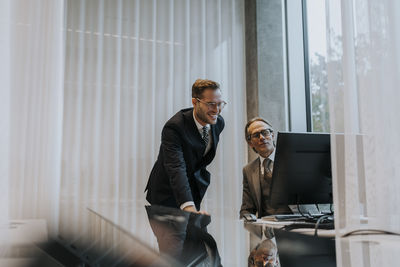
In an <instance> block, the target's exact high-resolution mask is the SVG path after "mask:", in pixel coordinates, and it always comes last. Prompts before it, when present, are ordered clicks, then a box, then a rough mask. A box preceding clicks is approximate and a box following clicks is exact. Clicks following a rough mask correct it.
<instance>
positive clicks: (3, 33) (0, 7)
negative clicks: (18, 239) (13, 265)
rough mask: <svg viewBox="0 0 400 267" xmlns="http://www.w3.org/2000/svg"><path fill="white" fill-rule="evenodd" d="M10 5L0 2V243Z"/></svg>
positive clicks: (5, 182) (6, 161) (4, 210)
mask: <svg viewBox="0 0 400 267" xmlns="http://www.w3.org/2000/svg"><path fill="white" fill-rule="evenodd" d="M9 35H10V3H9V2H8V1H6V0H0V58H1V61H0V114H1V116H0V147H1V150H0V210H1V214H0V228H1V230H0V231H1V232H0V234H1V236H0V240H1V241H0V242H2V241H3V240H4V239H6V237H5V236H3V235H4V231H3V227H4V225H5V224H6V223H7V221H8V218H9V216H8V203H9V201H8V185H9V183H8V177H9V162H10V161H9V157H8V155H9V140H10V131H9V129H10V71H9V69H10V40H9V38H8V36H9Z"/></svg>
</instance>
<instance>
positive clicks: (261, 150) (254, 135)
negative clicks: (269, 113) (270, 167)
mask: <svg viewBox="0 0 400 267" xmlns="http://www.w3.org/2000/svg"><path fill="white" fill-rule="evenodd" d="M263 130H270V131H272V128H271V126H269V125H268V124H266V123H265V122H263V121H255V122H253V123H252V124H250V126H249V128H248V129H247V132H248V133H249V134H250V136H251V137H250V140H249V141H248V144H249V146H250V147H252V148H254V149H255V150H256V151H257V153H258V154H260V155H261V156H262V157H265V158H266V157H268V156H269V155H270V154H271V153H272V152H273V151H274V149H275V145H274V133H273V132H271V134H270V135H269V136H264V135H263V134H261V132H262V131H263Z"/></svg>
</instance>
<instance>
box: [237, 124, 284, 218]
mask: <svg viewBox="0 0 400 267" xmlns="http://www.w3.org/2000/svg"><path fill="white" fill-rule="evenodd" d="M245 137H246V141H247V144H248V145H249V146H250V147H251V148H253V150H254V151H255V152H256V153H257V154H258V155H259V157H258V158H256V159H255V160H254V161H252V162H250V163H249V164H247V165H246V166H244V168H243V198H242V206H241V208H240V218H242V217H243V215H244V214H247V213H251V214H257V217H258V218H261V217H263V216H267V215H273V214H284V213H291V211H290V209H289V208H288V207H287V206H283V207H278V208H274V207H272V206H271V205H270V201H269V200H270V199H269V194H270V188H271V182H272V169H273V160H274V156H275V142H274V131H273V129H272V126H271V124H270V123H268V122H267V121H266V120H264V119H263V118H259V117H256V118H253V119H251V120H250V121H249V122H248V123H247V124H246V127H245Z"/></svg>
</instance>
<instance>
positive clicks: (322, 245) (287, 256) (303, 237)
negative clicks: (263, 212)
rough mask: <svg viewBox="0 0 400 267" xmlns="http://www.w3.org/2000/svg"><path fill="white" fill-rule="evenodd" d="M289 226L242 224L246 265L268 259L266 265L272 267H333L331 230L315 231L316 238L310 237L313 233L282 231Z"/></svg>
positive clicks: (296, 230) (332, 236)
mask: <svg viewBox="0 0 400 267" xmlns="http://www.w3.org/2000/svg"><path fill="white" fill-rule="evenodd" d="M292 223H293V222H288V221H285V222H275V221H266V220H262V219H258V220H257V221H256V222H246V221H244V222H243V225H244V228H245V229H246V230H247V231H249V232H250V256H249V261H250V262H252V264H253V265H251V264H250V266H257V262H258V263H259V262H260V260H262V259H263V258H264V259H265V258H268V257H270V259H269V261H268V263H269V264H270V265H271V266H274V267H275V266H280V265H281V263H282V266H283V267H285V266H307V267H310V266H324V267H327V266H332V267H334V266H336V259H335V257H336V256H335V240H334V237H335V235H334V230H319V231H318V234H319V236H318V237H315V236H314V229H307V228H301V229H294V230H292V231H286V230H282V228H283V227H285V226H288V225H290V224H292ZM275 250H276V251H277V252H274V251H275ZM268 255H269V256H268ZM273 255H276V256H275V258H273ZM264 264H266V261H264Z"/></svg>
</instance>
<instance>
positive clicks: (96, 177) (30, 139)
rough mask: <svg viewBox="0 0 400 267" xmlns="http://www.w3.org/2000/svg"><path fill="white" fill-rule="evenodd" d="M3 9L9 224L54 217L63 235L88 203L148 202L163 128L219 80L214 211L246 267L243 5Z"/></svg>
mask: <svg viewBox="0 0 400 267" xmlns="http://www.w3.org/2000/svg"><path fill="white" fill-rule="evenodd" d="M0 3H1V5H0V7H1V11H0V14H1V16H0V31H1V36H0V38H1V39H0V53H1V54H0V56H1V58H2V60H1V61H0V75H1V76H0V79H1V81H0V83H1V85H2V86H1V88H0V103H1V105H0V109H1V110H0V111H1V113H0V117H1V121H0V126H1V130H2V131H1V132H0V145H1V146H2V150H1V152H0V159H1V161H0V175H1V176H0V179H1V180H0V182H1V184H0V185H1V188H2V189H1V190H2V194H1V197H2V199H4V201H1V205H2V211H3V215H4V216H3V217H2V221H7V219H8V218H11V219H30V218H44V219H46V221H47V222H48V226H49V229H50V231H51V233H59V232H60V233H61V234H62V233H63V230H64V229H66V228H65V227H66V226H67V224H68V223H73V224H74V225H79V223H80V222H82V221H81V220H82V217H81V216H80V215H81V211H82V209H83V208H85V207H86V206H87V205H89V204H90V205H92V204H93V203H94V204H95V205H98V204H99V203H104V202H105V203H115V205H116V206H117V205H118V204H119V203H137V202H139V203H142V204H143V205H144V204H145V200H144V192H143V191H144V188H145V184H146V182H147V178H148V175H149V172H150V169H151V167H152V165H153V163H154V161H155V157H156V156H157V153H158V147H159V143H160V134H161V128H162V126H163V124H164V123H165V122H166V120H167V119H168V118H170V117H171V116H172V115H173V114H174V113H175V112H177V111H178V110H179V109H181V108H185V107H189V106H190V105H191V85H192V83H193V82H194V81H195V79H197V78H208V79H212V80H215V81H218V82H220V84H221V88H222V92H223V96H224V98H225V100H226V101H227V102H228V103H229V104H228V106H227V107H226V108H225V110H224V111H223V116H224V118H225V122H226V127H225V130H224V132H223V134H222V136H221V141H220V145H219V147H218V151H217V156H216V158H215V160H214V162H213V164H212V165H211V166H210V168H209V169H210V171H211V172H212V181H211V185H210V187H209V190H208V193H207V194H206V197H205V200H204V202H203V208H204V209H206V210H207V211H209V212H210V213H211V214H212V215H213V218H216V219H215V222H214V223H213V224H212V226H211V227H210V228H209V231H210V232H211V233H213V234H214V236H215V237H216V239H217V243H218V246H219V249H220V254H221V256H222V258H223V260H224V264H226V265H233V266H243V265H244V264H245V262H246V258H244V257H242V256H240V255H242V254H241V253H238V252H239V251H244V249H245V248H244V246H245V243H246V242H244V239H245V236H244V231H243V229H240V228H242V225H241V224H240V223H238V221H237V218H238V210H239V206H240V202H241V180H242V178H241V168H242V166H243V165H244V164H245V161H246V158H247V155H246V153H247V152H246V151H247V147H246V143H245V142H244V140H243V136H242V132H243V129H242V128H243V125H244V124H245V120H246V115H245V114H246V110H245V104H244V103H245V90H244V86H245V82H244V67H243V66H244V41H243V39H244V30H243V29H244V25H243V23H244V18H243V17H244V11H243V10H244V8H243V1H241V0H218V1H215V0H196V1H187V0H169V1H167V0H153V1H149V0H129V1H128V0H125V1H122V0H120V1H111V0H107V1H106V0H104V1H102V0H90V1H88V0H86V1H83V0H81V1H80V0H71V1H62V0H12V1H11V0H0ZM7 189H8V190H7ZM3 191H4V192H3ZM7 192H8V196H7V195H6V193H7ZM3 193H4V194H3ZM7 200H8V201H7ZM7 203H8V205H7ZM7 207H9V213H7ZM92 207H93V206H92ZM8 214H9V215H10V216H8ZM114 215H115V216H116V217H118V218H123V219H124V220H125V219H126V221H127V222H128V223H129V225H130V227H132V228H133V227H136V228H140V227H143V225H140V223H139V220H138V219H137V218H135V214H120V213H119V212H118V210H117V209H116V210H115V213H114ZM58 228H59V229H58ZM144 235H146V234H144ZM148 235H149V234H148ZM144 238H153V239H154V237H150V236H145V237H144Z"/></svg>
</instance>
